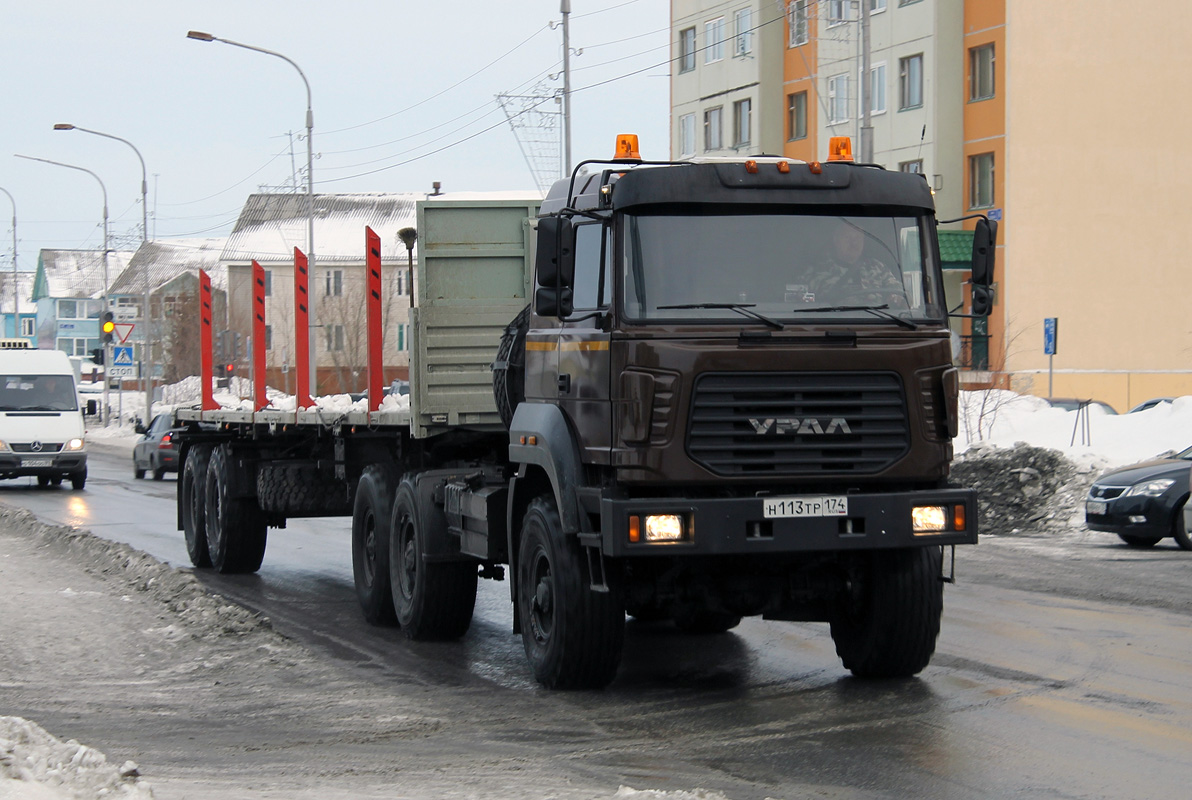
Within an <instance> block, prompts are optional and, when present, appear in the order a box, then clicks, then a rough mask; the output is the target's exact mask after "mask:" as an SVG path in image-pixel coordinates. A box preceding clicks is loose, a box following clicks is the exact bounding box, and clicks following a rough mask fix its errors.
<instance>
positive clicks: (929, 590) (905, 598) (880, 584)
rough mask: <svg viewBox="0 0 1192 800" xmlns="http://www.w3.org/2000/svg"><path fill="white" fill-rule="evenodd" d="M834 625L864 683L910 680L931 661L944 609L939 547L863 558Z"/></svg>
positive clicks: (843, 656) (844, 654) (848, 664)
mask: <svg viewBox="0 0 1192 800" xmlns="http://www.w3.org/2000/svg"><path fill="white" fill-rule="evenodd" d="M861 559H862V560H861V562H860V563H859V564H858V565H857V568H856V569H855V570H853V572H852V575H851V580H850V586H849V590H848V598H847V599H846V600H845V601H844V602H843V603H842V604H841V606H840V608H838V609H837V613H836V614H835V617H834V619H833V620H832V639H833V641H835V643H836V654H837V655H839V656H840V660H841V661H842V662H843V663H844V666H845V669H847V670H849V671H850V672H852V673H853V674H854V675H856V676H857V677H858V678H909V677H910V676H912V675H917V674H918V673H919V672H920V671H922V670H923V668H924V667H926V666H927V663H928V662H929V661H930V660H931V656H932V654H933V653H934V652H935V640H936V638H937V637H938V636H939V632H940V617H941V615H942V614H943V610H944V582H943V578H942V576H941V574H940V570H941V563H942V559H943V553H942V551H941V550H940V548H939V547H918V548H913V549H907V550H884V551H878V552H872V553H867V554H864V555H863V556H861Z"/></svg>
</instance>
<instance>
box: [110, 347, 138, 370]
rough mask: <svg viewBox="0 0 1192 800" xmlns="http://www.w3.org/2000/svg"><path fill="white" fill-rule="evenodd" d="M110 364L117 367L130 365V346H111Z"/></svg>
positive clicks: (131, 364)
mask: <svg viewBox="0 0 1192 800" xmlns="http://www.w3.org/2000/svg"><path fill="white" fill-rule="evenodd" d="M112 364H114V365H115V366H117V367H131V366H133V360H132V348H131V347H113V348H112Z"/></svg>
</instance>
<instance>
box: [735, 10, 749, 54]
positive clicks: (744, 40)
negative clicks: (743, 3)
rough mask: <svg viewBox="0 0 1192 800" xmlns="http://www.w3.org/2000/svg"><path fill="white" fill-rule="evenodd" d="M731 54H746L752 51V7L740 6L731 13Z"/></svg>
mask: <svg viewBox="0 0 1192 800" xmlns="http://www.w3.org/2000/svg"><path fill="white" fill-rule="evenodd" d="M733 32H734V33H735V34H736V36H735V38H734V39H733V55H736V56H747V55H749V54H750V53H752V52H753V9H751V8H748V7H746V8H742V9H738V10H737V11H735V12H734V13H733Z"/></svg>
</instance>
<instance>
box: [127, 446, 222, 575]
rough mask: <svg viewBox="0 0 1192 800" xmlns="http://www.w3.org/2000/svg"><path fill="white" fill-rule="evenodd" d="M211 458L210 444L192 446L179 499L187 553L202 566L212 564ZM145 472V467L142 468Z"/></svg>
mask: <svg viewBox="0 0 1192 800" xmlns="http://www.w3.org/2000/svg"><path fill="white" fill-rule="evenodd" d="M210 460H211V445H206V444H200V445H195V446H194V447H192V448H190V452H188V453H187V454H186V463H185V464H183V465H182V486H181V487H179V491H178V502H179V503H181V504H182V533H183V535H184V536H185V537H186V554H187V555H189V556H190V563H191V564H193V565H194V566H196V567H198V568H199V569H206V568H207V567H210V566H211V553H210V552H208V550H207V528H206V524H205V520H206V514H205V513H204V510H205V505H206V492H205V489H206V486H207V462H208V461H210ZM141 472H142V474H143V473H144V470H142V471H141Z"/></svg>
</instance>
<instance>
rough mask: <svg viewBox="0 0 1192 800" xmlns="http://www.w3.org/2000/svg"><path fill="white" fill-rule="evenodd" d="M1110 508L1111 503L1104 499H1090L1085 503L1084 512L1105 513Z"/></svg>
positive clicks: (1099, 514)
mask: <svg viewBox="0 0 1192 800" xmlns="http://www.w3.org/2000/svg"><path fill="white" fill-rule="evenodd" d="M1108 510H1109V503H1106V502H1105V501H1104V500H1089V501H1087V502H1086V503H1085V504H1084V513H1086V514H1096V515H1098V516H1101V515H1104V514H1105V512H1106V511H1108Z"/></svg>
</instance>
